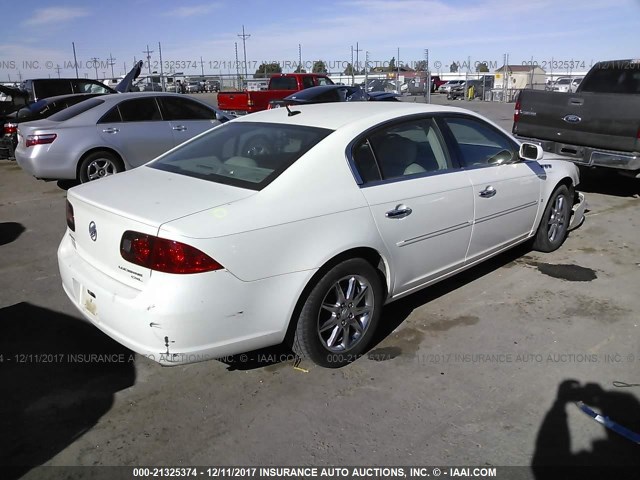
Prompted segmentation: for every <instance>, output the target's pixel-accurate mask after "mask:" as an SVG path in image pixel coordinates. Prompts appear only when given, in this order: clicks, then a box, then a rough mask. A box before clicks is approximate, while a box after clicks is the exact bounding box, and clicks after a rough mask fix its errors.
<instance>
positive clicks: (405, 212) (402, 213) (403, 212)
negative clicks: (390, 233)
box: [384, 205, 413, 218]
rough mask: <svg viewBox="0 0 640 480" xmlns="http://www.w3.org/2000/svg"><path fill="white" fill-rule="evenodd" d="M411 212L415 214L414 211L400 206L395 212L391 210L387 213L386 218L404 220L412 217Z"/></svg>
mask: <svg viewBox="0 0 640 480" xmlns="http://www.w3.org/2000/svg"><path fill="white" fill-rule="evenodd" d="M411 212H413V210H411V209H410V208H409V207H407V206H406V205H398V206H397V207H396V208H394V209H393V210H389V211H388V212H387V213H385V214H384V216H385V217H387V218H404V217H407V216H409V215H411Z"/></svg>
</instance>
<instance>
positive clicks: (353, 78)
mask: <svg viewBox="0 0 640 480" xmlns="http://www.w3.org/2000/svg"><path fill="white" fill-rule="evenodd" d="M354 68H355V67H354V66H353V45H351V85H353V84H354V83H356V78H355V76H354V75H353V69H354Z"/></svg>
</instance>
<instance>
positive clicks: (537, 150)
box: [520, 143, 544, 160]
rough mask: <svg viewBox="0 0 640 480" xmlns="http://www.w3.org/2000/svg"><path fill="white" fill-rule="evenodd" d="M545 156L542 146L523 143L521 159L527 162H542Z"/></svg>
mask: <svg viewBox="0 0 640 480" xmlns="http://www.w3.org/2000/svg"><path fill="white" fill-rule="evenodd" d="M543 156H544V150H542V147H541V146H540V145H536V144H535V143H523V144H522V145H520V158H524V159H525V160H541V159H542V157H543Z"/></svg>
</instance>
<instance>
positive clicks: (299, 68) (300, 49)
mask: <svg viewBox="0 0 640 480" xmlns="http://www.w3.org/2000/svg"><path fill="white" fill-rule="evenodd" d="M298 73H302V44H301V43H299V44H298Z"/></svg>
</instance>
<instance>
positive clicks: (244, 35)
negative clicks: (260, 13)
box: [238, 25, 251, 82]
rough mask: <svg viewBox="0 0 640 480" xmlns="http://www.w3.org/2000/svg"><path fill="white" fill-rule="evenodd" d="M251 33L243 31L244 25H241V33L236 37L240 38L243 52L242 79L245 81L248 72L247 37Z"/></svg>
mask: <svg viewBox="0 0 640 480" xmlns="http://www.w3.org/2000/svg"><path fill="white" fill-rule="evenodd" d="M250 36H251V35H249V34H248V33H244V25H242V35H240V34H238V37H240V38H242V51H243V52H244V80H245V82H246V81H247V78H249V74H248V73H247V42H246V40H247V38H249V37H250Z"/></svg>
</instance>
